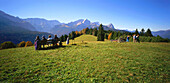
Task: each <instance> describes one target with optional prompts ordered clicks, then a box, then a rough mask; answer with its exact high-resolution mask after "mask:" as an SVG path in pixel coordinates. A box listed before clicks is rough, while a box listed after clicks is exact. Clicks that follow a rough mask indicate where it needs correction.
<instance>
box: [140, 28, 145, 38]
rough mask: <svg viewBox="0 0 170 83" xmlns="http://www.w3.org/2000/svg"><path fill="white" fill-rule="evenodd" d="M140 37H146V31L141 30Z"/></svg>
mask: <svg viewBox="0 0 170 83" xmlns="http://www.w3.org/2000/svg"><path fill="white" fill-rule="evenodd" d="M140 35H141V36H144V35H145V30H144V28H142V29H141V32H140Z"/></svg>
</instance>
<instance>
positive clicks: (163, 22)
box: [0, 0, 170, 31]
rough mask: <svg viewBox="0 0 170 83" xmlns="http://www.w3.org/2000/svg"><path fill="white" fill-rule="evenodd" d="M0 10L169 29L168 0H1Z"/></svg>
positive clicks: (130, 27)
mask: <svg viewBox="0 0 170 83" xmlns="http://www.w3.org/2000/svg"><path fill="white" fill-rule="evenodd" d="M0 10H2V11H4V12H6V13H8V14H11V15H13V16H18V17H20V18H45V19H48V20H58V21H60V22H64V23H68V22H71V21H75V20H78V19H86V18H87V19H89V20H90V21H92V22H95V21H98V22H100V23H102V24H104V25H107V24H109V23H112V24H113V25H114V26H115V28H116V29H128V30H135V29H136V28H137V29H138V30H139V31H140V30H141V28H144V29H145V30H146V29H147V28H150V29H151V30H152V31H157V30H166V29H170V0H0Z"/></svg>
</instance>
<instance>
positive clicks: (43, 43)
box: [41, 35, 47, 48]
mask: <svg viewBox="0 0 170 83" xmlns="http://www.w3.org/2000/svg"><path fill="white" fill-rule="evenodd" d="M46 42H47V39H46V38H45V36H44V35H43V36H42V40H41V44H42V45H43V48H44V45H45V44H46Z"/></svg>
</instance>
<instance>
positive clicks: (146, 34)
mask: <svg viewBox="0 0 170 83" xmlns="http://www.w3.org/2000/svg"><path fill="white" fill-rule="evenodd" d="M145 36H149V37H153V35H152V32H151V30H150V29H147V31H146V33H145Z"/></svg>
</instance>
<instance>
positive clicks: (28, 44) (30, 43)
mask: <svg viewBox="0 0 170 83" xmlns="http://www.w3.org/2000/svg"><path fill="white" fill-rule="evenodd" d="M28 46H33V44H32V42H31V41H27V42H26V43H25V47H28Z"/></svg>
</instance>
